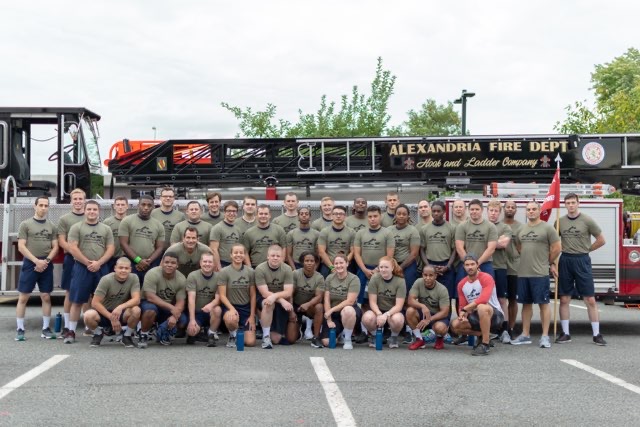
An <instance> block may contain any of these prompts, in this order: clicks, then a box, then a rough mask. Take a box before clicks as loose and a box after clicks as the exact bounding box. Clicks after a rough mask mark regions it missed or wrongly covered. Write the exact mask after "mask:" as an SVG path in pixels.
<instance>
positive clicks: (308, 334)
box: [304, 329, 313, 341]
mask: <svg viewBox="0 0 640 427" xmlns="http://www.w3.org/2000/svg"><path fill="white" fill-rule="evenodd" d="M304 339H305V340H307V341H310V340H312V339H313V331H312V330H311V329H307V330H306V331H304Z"/></svg>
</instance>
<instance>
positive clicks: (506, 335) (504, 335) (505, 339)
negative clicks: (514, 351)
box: [500, 331, 511, 344]
mask: <svg viewBox="0 0 640 427" xmlns="http://www.w3.org/2000/svg"><path fill="white" fill-rule="evenodd" d="M500 342H501V343H502V344H509V343H510V342H511V335H509V332H508V331H502V334H501V335H500Z"/></svg>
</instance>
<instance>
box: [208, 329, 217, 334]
mask: <svg viewBox="0 0 640 427" xmlns="http://www.w3.org/2000/svg"><path fill="white" fill-rule="evenodd" d="M214 333H215V331H212V330H211V328H209V330H208V331H207V335H213V334H214Z"/></svg>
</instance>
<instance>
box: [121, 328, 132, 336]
mask: <svg viewBox="0 0 640 427" xmlns="http://www.w3.org/2000/svg"><path fill="white" fill-rule="evenodd" d="M122 330H123V331H124V336H125V337H130V336H131V329H129V328H122Z"/></svg>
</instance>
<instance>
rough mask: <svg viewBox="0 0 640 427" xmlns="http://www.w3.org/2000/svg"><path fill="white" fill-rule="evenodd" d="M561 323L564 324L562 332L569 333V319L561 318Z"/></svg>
mask: <svg viewBox="0 0 640 427" xmlns="http://www.w3.org/2000/svg"><path fill="white" fill-rule="evenodd" d="M560 325H561V326H562V332H564V333H565V334H566V335H569V320H561V321H560Z"/></svg>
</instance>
